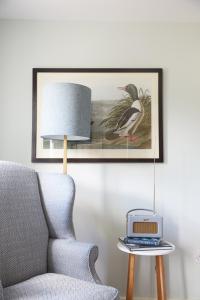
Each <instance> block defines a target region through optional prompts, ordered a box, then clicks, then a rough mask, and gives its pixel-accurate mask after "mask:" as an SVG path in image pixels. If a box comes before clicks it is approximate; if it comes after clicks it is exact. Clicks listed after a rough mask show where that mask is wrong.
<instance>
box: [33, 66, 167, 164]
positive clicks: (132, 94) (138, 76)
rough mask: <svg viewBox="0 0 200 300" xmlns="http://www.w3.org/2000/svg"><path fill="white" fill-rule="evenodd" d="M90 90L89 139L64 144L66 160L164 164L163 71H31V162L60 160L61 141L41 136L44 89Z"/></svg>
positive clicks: (49, 69) (41, 69)
mask: <svg viewBox="0 0 200 300" xmlns="http://www.w3.org/2000/svg"><path fill="white" fill-rule="evenodd" d="M55 82H71V83H79V84H83V85H85V86H88V87H90V88H91V91H92V114H91V139H90V140H89V141H87V142H82V143H80V142H73V143H72V142H69V143H68V161H69V162H153V161H154V160H155V161H156V162H163V124H162V123H163V122H162V69H52V68H39V69H38V68H37V69H36V68H34V69H33V120H32V122H33V124H32V125H33V127H32V162H61V161H62V157H63V142H62V141H53V140H43V139H42V138H41V137H40V123H41V122H40V119H41V107H42V101H43V96H42V95H43V89H44V86H45V85H46V84H49V83H55Z"/></svg>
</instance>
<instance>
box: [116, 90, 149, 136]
mask: <svg viewBox="0 0 200 300" xmlns="http://www.w3.org/2000/svg"><path fill="white" fill-rule="evenodd" d="M119 89H121V90H124V91H126V92H127V93H128V94H129V95H130V97H131V99H132V100H133V104H132V105H131V107H130V108H128V109H127V110H126V111H125V112H124V113H123V115H122V116H121V118H120V119H119V122H118V123H117V126H116V129H115V130H114V131H113V133H114V134H119V136H124V137H127V136H129V135H134V133H135V131H136V129H137V128H138V126H139V125H140V123H141V121H142V119H143V117H144V107H143V104H142V102H141V101H140V100H139V97H138V91H137V88H136V86H135V85H134V84H128V85H127V86H125V87H119Z"/></svg>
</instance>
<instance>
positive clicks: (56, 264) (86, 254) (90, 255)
mask: <svg viewBox="0 0 200 300" xmlns="http://www.w3.org/2000/svg"><path fill="white" fill-rule="evenodd" d="M97 257H98V248H97V246H95V245H93V244H87V243H81V242H78V241H76V240H67V239H50V240H49V246H48V272H53V273H60V274H65V275H68V276H71V277H75V278H78V279H82V280H85V281H91V282H96V283H101V281H100V279H99V277H98V275H97V273H96V270H95V262H96V260H97Z"/></svg>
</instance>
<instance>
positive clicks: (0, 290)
mask: <svg viewBox="0 0 200 300" xmlns="http://www.w3.org/2000/svg"><path fill="white" fill-rule="evenodd" d="M3 299H4V298H3V287H2V284H1V280H0V300H3Z"/></svg>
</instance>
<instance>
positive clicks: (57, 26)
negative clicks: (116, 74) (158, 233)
mask: <svg viewBox="0 0 200 300" xmlns="http://www.w3.org/2000/svg"><path fill="white" fill-rule="evenodd" d="M199 37H200V25H199V24H128V23H127V24H123V23H121V24H120V23H118V24H111V23H110V24H109V23H107V24H106V23H103V24H100V23H91V24H90V23H88V24H87V23H67V22H66V23H59V22H33V21H4V22H0V159H2V160H12V161H17V162H20V163H23V164H25V165H29V166H32V167H33V168H35V169H36V170H47V171H58V172H60V171H61V165H55V164H51V165H47V164H31V162H30V160H31V105H32V103H31V101H32V100H31V89H32V82H31V72H32V67H146V68H147V67H162V68H163V69H164V144H165V145H164V149H165V163H163V164H158V165H157V168H156V172H157V202H158V203H157V206H158V210H159V212H160V213H161V214H162V215H163V216H164V235H165V238H166V239H169V240H170V241H172V242H174V243H175V244H176V246H177V251H176V253H175V254H173V255H171V256H170V257H169V258H168V259H167V260H166V265H167V267H166V269H167V281H168V284H167V285H168V294H169V297H170V298H171V299H172V298H173V299H181V300H182V299H190V300H192V299H195V300H199V299H200V284H199V278H200V264H198V263H197V262H196V260H195V258H196V256H197V255H198V254H200V218H199V215H200V213H199V211H200V203H199V201H200V191H199V172H200V171H199V170H200V159H199V148H200V136H199V131H200V121H199V119H200V88H199V82H200V76H199V71H200V58H199V56H200V39H199ZM69 173H70V174H71V175H72V176H73V177H74V179H75V182H76V185H77V196H76V205H75V214H74V219H75V227H76V232H77V237H78V238H79V239H80V240H82V241H92V242H94V243H96V244H97V245H98V246H99V250H100V258H99V260H98V264H97V268H98V271H99V273H100V275H101V277H102V279H103V281H104V282H105V283H107V284H111V285H114V286H116V287H117V288H119V289H120V290H121V293H122V295H124V294H125V285H126V272H127V257H126V255H125V254H122V253H120V252H119V251H118V250H117V249H116V242H117V238H118V236H119V235H121V234H123V233H124V232H125V213H126V212H127V211H128V210H129V209H131V208H135V207H151V205H152V194H153V185H152V183H153V166H152V164H131V163H130V164H70V166H69ZM137 268H138V270H137V272H138V276H137V280H136V284H137V291H136V294H137V296H140V297H153V295H154V292H155V289H154V280H153V276H152V275H153V273H154V269H153V262H151V261H150V260H149V259H148V258H146V259H142V260H140V261H139V262H138V266H137ZM169 274H170V276H169Z"/></svg>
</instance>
